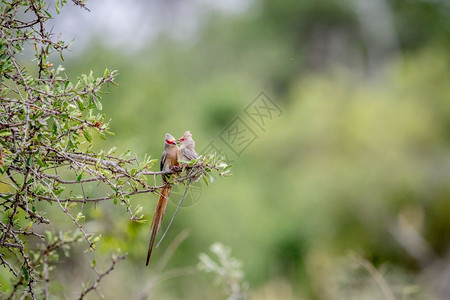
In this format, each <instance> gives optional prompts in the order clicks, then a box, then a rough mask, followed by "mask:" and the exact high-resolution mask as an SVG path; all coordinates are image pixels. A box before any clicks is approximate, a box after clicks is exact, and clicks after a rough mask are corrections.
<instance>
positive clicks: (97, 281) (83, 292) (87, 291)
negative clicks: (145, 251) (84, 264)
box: [78, 254, 127, 300]
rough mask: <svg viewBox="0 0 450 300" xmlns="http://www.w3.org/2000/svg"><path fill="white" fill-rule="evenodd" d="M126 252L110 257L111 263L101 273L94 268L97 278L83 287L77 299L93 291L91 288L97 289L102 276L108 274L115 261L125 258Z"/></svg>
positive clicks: (112, 268)
mask: <svg viewBox="0 0 450 300" xmlns="http://www.w3.org/2000/svg"><path fill="white" fill-rule="evenodd" d="M126 256H127V255H126V254H124V255H121V256H118V257H112V258H111V265H110V266H109V268H108V269H107V270H106V271H104V272H103V273H98V272H97V271H96V270H95V269H94V271H95V272H96V273H97V274H98V276H97V279H96V280H95V281H94V282H93V283H92V284H91V285H90V286H89V287H87V288H86V289H84V290H83V291H82V292H81V295H80V297H79V298H78V299H79V300H81V299H83V298H84V297H85V296H86V295H87V294H88V293H89V292H91V291H93V290H97V287H98V285H99V283H100V281H102V280H103V278H105V276H106V275H108V274H109V273H110V272H111V271H112V270H114V267H115V265H116V263H118V262H119V261H121V260H123V259H125V258H126Z"/></svg>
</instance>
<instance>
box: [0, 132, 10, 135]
mask: <svg viewBox="0 0 450 300" xmlns="http://www.w3.org/2000/svg"><path fill="white" fill-rule="evenodd" d="M10 135H12V132H11V131H2V132H0V136H10Z"/></svg>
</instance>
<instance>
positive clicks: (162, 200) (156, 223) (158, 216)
mask: <svg viewBox="0 0 450 300" xmlns="http://www.w3.org/2000/svg"><path fill="white" fill-rule="evenodd" d="M171 188H172V187H171V186H170V185H167V186H166V187H164V188H163V189H162V190H161V196H159V199H158V204H157V205H156V209H155V215H154V216H153V221H152V225H151V226H150V234H151V236H150V244H149V246H148V253H147V261H146V262H145V265H146V266H148V262H149V261H150V256H151V255H152V250H153V244H154V243H155V238H156V235H157V234H158V231H159V228H160V227H161V221H162V218H163V216H164V213H165V212H166V207H167V203H168V201H169V194H170V189H171Z"/></svg>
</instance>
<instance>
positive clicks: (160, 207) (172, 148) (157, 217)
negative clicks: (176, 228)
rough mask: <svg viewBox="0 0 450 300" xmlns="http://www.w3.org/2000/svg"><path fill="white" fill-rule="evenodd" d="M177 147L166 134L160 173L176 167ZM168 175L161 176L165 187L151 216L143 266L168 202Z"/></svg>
mask: <svg viewBox="0 0 450 300" xmlns="http://www.w3.org/2000/svg"><path fill="white" fill-rule="evenodd" d="M177 156H178V147H177V144H176V140H175V138H174V137H173V136H172V135H170V134H168V133H166V137H165V140H164V151H163V153H162V156H161V165H160V170H161V171H168V170H170V169H171V168H172V167H174V166H178V157H177ZM168 178H169V175H163V177H162V179H163V182H164V183H165V187H163V188H162V190H161V195H160V196H159V199H158V204H157V205H156V209H155V214H154V216H153V221H152V225H151V226H150V234H151V236H150V244H149V246H148V253H147V261H146V262H145V265H146V266H148V262H149V261H150V256H151V255H152V250H153V244H154V243H155V238H156V235H157V234H158V231H159V228H160V227H161V222H162V219H163V216H164V213H165V212H166V207H167V203H168V201H169V195H170V189H171V188H172V187H171V186H170V183H168V182H167V180H168Z"/></svg>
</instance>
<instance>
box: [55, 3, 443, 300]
mask: <svg viewBox="0 0 450 300" xmlns="http://www.w3.org/2000/svg"><path fill="white" fill-rule="evenodd" d="M114 3H117V1H116V2H114ZM152 3H153V4H152V5H151V6H147V5H146V4H145V1H136V2H135V3H129V4H128V5H124V8H123V13H125V12H126V10H127V9H134V10H136V9H142V10H143V14H141V15H140V19H139V20H138V24H140V25H141V26H147V27H148V26H150V27H152V26H153V25H152V24H153V23H152V22H153V21H154V20H153V19H152V18H151V17H149V18H145V17H143V16H145V10H146V9H148V10H149V11H150V10H155V9H156V10H158V9H161V10H162V11H164V12H165V14H164V15H163V17H161V18H162V19H164V18H167V19H165V22H169V23H170V22H172V21H174V20H173V19H171V17H170V16H171V13H172V12H177V11H179V10H186V9H191V10H192V11H194V12H195V11H197V12H198V11H199V10H201V16H198V15H196V16H190V15H189V14H186V15H183V14H181V16H183V18H182V19H177V20H175V21H176V22H177V23H178V25H179V26H178V27H175V29H173V28H172V27H171V30H161V31H159V32H158V33H157V34H154V35H153V36H152V38H151V39H148V40H146V38H145V37H141V36H137V35H136V37H135V39H139V43H138V44H139V45H138V46H133V47H132V46H131V45H127V40H133V36H134V34H135V31H134V30H137V29H134V28H133V27H131V28H130V29H129V31H127V32H120V35H121V36H122V37H120V35H119V36H118V37H116V39H117V41H112V42H111V39H113V38H112V37H110V36H109V35H108V36H106V35H103V33H102V32H101V31H92V32H91V31H90V30H89V28H87V27H86V26H84V27H83V26H81V27H80V28H81V29H79V32H78V34H79V35H82V36H83V35H85V36H90V38H91V39H89V40H88V41H87V42H83V43H82V47H80V48H75V49H76V51H74V52H73V53H68V54H66V61H65V62H63V63H62V64H63V65H64V66H65V68H66V72H67V74H68V76H69V77H71V78H73V79H75V78H76V76H77V75H79V74H81V73H88V72H89V70H93V71H94V74H98V75H100V74H102V72H103V70H104V68H105V67H108V68H110V69H117V70H119V73H120V75H119V77H118V79H117V82H118V83H119V86H118V87H111V88H109V89H108V94H107V95H105V96H104V98H103V112H104V113H105V115H106V119H109V118H110V119H112V123H111V125H112V126H111V127H112V131H114V132H115V136H114V137H112V138H110V139H109V140H108V141H102V140H100V139H99V140H98V141H97V147H98V149H109V148H110V147H112V146H117V147H118V148H119V150H121V151H125V150H127V149H130V150H131V151H132V152H133V153H137V154H138V156H139V157H143V155H144V153H149V154H150V155H152V157H155V158H159V156H160V153H161V151H162V146H163V137H164V134H165V133H166V132H170V133H171V134H173V135H175V136H177V137H179V136H181V135H182V133H183V132H184V131H185V130H191V132H192V134H193V136H194V138H195V140H196V142H197V150H198V151H200V150H201V149H204V148H205V147H206V146H207V145H208V144H209V143H210V142H211V141H216V142H217V145H218V146H219V147H220V148H221V149H222V150H223V151H225V152H226V153H227V154H228V155H229V159H230V160H232V165H233V167H232V172H233V176H232V177H229V178H218V180H217V182H216V183H214V184H213V185H211V186H208V187H206V188H205V189H204V190H203V192H202V195H201V198H200V199H199V201H198V202H197V203H195V205H187V206H186V207H183V209H181V211H180V213H179V214H178V216H177V218H176V220H175V222H174V225H173V227H172V228H171V230H170V232H169V233H168V235H167V237H166V238H165V240H164V242H163V243H162V245H161V246H160V247H159V248H158V249H156V251H154V256H153V257H152V264H154V265H157V264H158V261H159V260H160V259H161V258H162V255H163V253H164V252H165V251H166V250H167V248H168V247H169V244H170V243H171V241H172V240H174V238H175V237H176V236H177V235H178V234H179V233H180V232H182V231H183V230H184V229H188V230H189V233H190V234H189V237H188V238H187V239H186V240H185V242H183V243H182V244H181V245H180V246H179V247H178V248H177V250H176V251H175V253H174V255H173V257H171V259H170V261H169V263H168V265H167V266H165V268H164V270H166V271H167V270H174V272H172V273H170V274H171V275H169V276H167V277H165V278H164V280H161V281H158V280H156V279H155V278H157V276H158V274H162V273H161V272H160V273H158V272H159V271H158V272H157V271H155V268H152V267H150V268H146V267H145V266H144V261H145V256H146V251H147V246H148V239H149V235H148V230H149V223H147V224H138V223H133V222H131V221H130V220H129V218H128V217H127V214H126V212H125V210H124V209H123V208H122V207H120V206H114V205H113V204H112V203H101V204H99V205H97V207H95V208H94V207H91V208H86V211H87V213H86V214H87V219H86V226H87V230H90V231H91V232H96V233H101V234H102V236H103V239H102V240H101V242H100V244H99V246H98V247H99V249H98V251H97V252H96V253H95V254H86V255H83V254H82V253H81V252H79V251H78V252H77V251H73V254H72V256H71V257H69V258H67V259H65V260H64V261H62V263H61V265H60V266H58V267H59V271H58V273H56V274H55V277H56V278H58V279H59V280H60V282H61V287H60V289H61V295H65V296H67V297H69V298H70V297H71V296H73V295H72V294H71V292H70V290H67V289H66V288H67V285H68V283H69V282H70V285H71V286H72V288H73V289H74V290H78V289H79V286H80V283H81V280H82V278H85V276H86V274H90V273H92V271H90V270H89V265H88V260H89V259H92V258H94V257H95V258H96V259H97V260H98V264H99V265H102V264H103V263H104V264H105V265H106V264H107V261H108V257H109V255H110V253H111V252H115V251H116V250H117V249H118V248H120V249H121V251H123V252H128V253H129V258H128V259H127V260H126V261H125V262H121V263H120V264H118V266H117V269H116V270H115V271H114V272H113V273H112V274H111V275H110V277H108V278H106V279H105V281H104V282H102V285H101V291H102V293H103V294H104V295H105V298H106V299H127V298H128V299H142V298H144V299H145V298H146V297H147V296H148V297H149V298H151V299H225V298H226V297H227V296H226V294H225V293H224V291H223V290H222V288H221V287H218V286H216V285H214V281H213V277H214V276H213V275H212V274H205V273H202V272H193V273H190V272H187V273H188V275H184V273H183V270H186V269H185V268H186V267H190V266H195V265H196V264H197V263H198V255H199V253H201V252H208V251H209V250H208V249H209V246H210V245H211V244H212V243H214V242H221V243H223V244H224V245H227V246H230V247H231V249H232V255H233V256H234V257H236V258H237V259H238V260H240V261H241V262H242V263H243V265H242V270H243V271H244V272H245V281H246V282H247V283H248V284H249V287H250V288H249V295H250V298H252V299H384V298H385V297H386V295H385V294H383V290H382V288H380V283H379V282H378V281H377V279H379V278H378V277H377V275H380V276H381V277H382V278H383V280H384V283H386V284H387V285H388V288H389V289H390V290H391V291H392V293H393V294H394V296H395V297H396V298H397V299H433V298H437V299H445V298H447V299H448V298H450V289H449V287H448V283H449V282H450V279H449V278H450V271H449V268H448V265H449V263H450V259H449V246H450V217H449V216H450V202H449V200H450V148H449V144H450V55H449V53H450V4H449V2H448V1H438V0H436V1H428V0H390V1H386V0H377V1H370V0H349V1H337V0H336V1H332V0H327V1H326V0H320V1H313V0H302V1H298V0H284V1H269V0H259V1H258V0H254V1H251V2H245V5H244V4H242V5H241V6H239V5H237V4H236V3H237V2H236V1H224V2H223V3H221V5H218V6H215V7H211V4H210V3H209V1H192V2H189V1H170V2H169V3H165V2H164V1H152ZM89 4H90V3H89V2H88V7H89ZM194 4H195V5H194ZM95 5H97V4H95ZM203 5H204V6H203ZM233 5H234V6H236V5H237V6H238V7H239V9H236V10H233V9H229V10H227V7H228V6H230V7H234V6H233ZM108 6H109V5H107V4H106V3H104V4H103V5H102V6H99V5H97V6H94V8H95V9H96V10H97V11H99V10H100V11H103V12H102V14H103V15H107V16H108V18H109V22H113V23H114V22H117V24H116V26H117V27H118V28H121V27H122V26H121V22H122V21H118V20H117V21H116V20H115V19H114V17H115V16H116V15H115V14H112V13H111V14H108V10H109V9H110V8H109V7H108ZM190 6H192V7H190ZM230 11H231V12H230ZM71 13H73V9H68V10H66V11H65V12H63V13H62V14H61V16H60V18H62V19H64V18H69V17H70V14H71ZM77 13H80V12H77ZM81 13H82V14H84V15H85V17H84V18H86V19H89V18H96V17H95V14H94V13H95V11H93V12H92V15H91V14H90V13H87V12H83V11H81ZM156 13H157V12H156ZM151 15H152V16H153V15H155V11H152V14H151ZM174 15H175V16H178V15H177V14H175V13H174ZM189 18H193V19H195V20H196V22H197V23H196V24H197V25H196V26H195V30H194V31H193V33H192V32H191V33H190V34H189V35H187V34H186V35H187V36H184V33H183V31H176V30H181V29H182V28H183V26H184V24H186V26H187V25H189V24H190V22H191V21H192V20H190V19H189ZM97 21H98V22H101V21H102V20H97ZM135 22H136V20H135ZM149 24H150V25H149ZM123 26H126V23H123ZM125 28H128V27H125ZM180 28H181V29H180ZM63 37H64V35H63ZM66 37H67V36H66ZM130 37H131V38H130ZM69 38H70V36H69ZM122 38H123V41H121V39H122ZM76 43H77V40H75V46H74V47H77V46H76ZM262 91H263V92H264V93H266V95H268V96H269V97H270V98H271V99H272V100H273V101H274V102H276V103H277V104H278V105H279V106H280V107H281V108H282V110H283V114H282V115H281V116H278V115H277V116H274V117H273V118H272V119H271V120H268V121H267V124H266V125H267V126H266V127H265V128H264V129H265V130H261V129H260V128H258V127H257V126H255V124H254V123H252V121H251V119H249V118H248V117H247V116H246V115H245V112H244V108H245V107H246V106H247V105H249V104H250V103H251V102H252V101H253V100H254V99H255V98H256V97H257V95H258V94H259V93H260V92H262ZM238 116H240V117H241V118H242V119H243V120H244V121H245V122H246V123H248V125H249V126H251V128H252V129H253V130H254V132H255V133H256V134H257V135H258V138H257V139H256V140H255V141H254V142H253V143H252V144H251V145H249V147H248V148H247V149H245V151H243V152H242V154H241V155H240V156H237V155H236V154H234V153H233V152H232V151H230V149H229V148H227V146H226V145H225V144H224V143H222V142H221V141H220V139H219V138H218V135H219V133H220V132H222V131H223V130H224V129H225V128H227V125H228V124H229V123H230V122H231V121H232V120H233V119H234V118H236V117H238ZM149 180H150V181H152V179H151V178H150V179H149ZM96 192H98V191H95V190H93V191H92V193H96ZM156 200H157V197H156V196H155V195H146V196H140V197H137V198H134V199H133V202H134V203H135V204H138V203H140V204H142V205H143V206H144V208H145V214H146V217H147V219H151V218H152V214H153V211H154V207H155V204H156ZM171 202H172V205H170V207H169V208H168V212H167V215H166V218H165V220H164V226H166V225H167V223H168V221H169V217H170V216H171V215H172V214H173V211H174V209H175V204H174V202H175V201H174V200H172V201H171ZM60 219H61V222H60V223H56V225H55V226H56V227H57V228H58V229H60V228H65V227H67V226H68V224H67V220H66V219H65V218H64V216H61V217H60ZM80 249H81V250H82V247H81V248H80ZM81 250H80V251H81ZM77 253H79V254H77ZM372 268H373V269H372ZM178 269H180V270H179V271H177V270H178ZM376 270H378V271H376ZM92 276H94V274H92ZM91 297H92V298H94V299H95V298H96V297H97V296H96V295H95V294H93V295H91Z"/></svg>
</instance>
